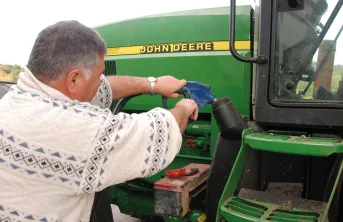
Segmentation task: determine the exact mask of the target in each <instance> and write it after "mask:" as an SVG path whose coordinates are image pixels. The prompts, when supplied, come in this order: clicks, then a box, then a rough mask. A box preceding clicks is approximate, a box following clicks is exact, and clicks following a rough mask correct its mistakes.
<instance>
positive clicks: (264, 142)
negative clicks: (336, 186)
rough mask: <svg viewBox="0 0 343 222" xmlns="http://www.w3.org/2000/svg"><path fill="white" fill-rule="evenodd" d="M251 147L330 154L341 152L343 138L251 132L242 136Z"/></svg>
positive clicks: (319, 154)
mask: <svg viewBox="0 0 343 222" xmlns="http://www.w3.org/2000/svg"><path fill="white" fill-rule="evenodd" d="M244 142H245V143H247V144H248V145H249V146H250V147H251V148H252V149H257V150H264V151H271V152H278V153H288V154H297V155H309V156H326V157H327V156H330V155H331V154H333V153H342V152H343V140H342V139H336V138H322V137H306V136H291V135H282V134H275V133H268V132H265V133H253V134H250V135H246V136H245V137H244Z"/></svg>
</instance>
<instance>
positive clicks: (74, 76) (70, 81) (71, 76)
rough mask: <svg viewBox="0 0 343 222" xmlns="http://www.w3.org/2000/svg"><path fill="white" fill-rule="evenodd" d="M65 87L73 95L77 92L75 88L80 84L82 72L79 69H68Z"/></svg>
mask: <svg viewBox="0 0 343 222" xmlns="http://www.w3.org/2000/svg"><path fill="white" fill-rule="evenodd" d="M65 81H66V88H67V90H68V93H69V94H71V95H73V94H75V93H76V92H77V88H79V87H80V86H82V81H83V78H82V73H81V70H79V69H74V70H72V71H70V72H69V73H68V74H67V76H66V79H65Z"/></svg>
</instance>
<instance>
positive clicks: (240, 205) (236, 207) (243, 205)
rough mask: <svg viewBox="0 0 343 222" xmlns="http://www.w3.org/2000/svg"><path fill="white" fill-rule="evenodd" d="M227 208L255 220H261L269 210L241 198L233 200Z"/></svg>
mask: <svg viewBox="0 0 343 222" xmlns="http://www.w3.org/2000/svg"><path fill="white" fill-rule="evenodd" d="M225 207H226V208H228V209H230V210H232V211H235V212H237V213H239V214H244V215H247V216H250V217H254V218H260V217H261V216H262V215H263V214H264V213H265V211H266V210H267V208H266V207H264V206H261V205H257V204H254V203H251V202H248V201H245V200H242V199H240V198H234V199H232V200H231V201H230V202H229V203H227V204H226V206H225Z"/></svg>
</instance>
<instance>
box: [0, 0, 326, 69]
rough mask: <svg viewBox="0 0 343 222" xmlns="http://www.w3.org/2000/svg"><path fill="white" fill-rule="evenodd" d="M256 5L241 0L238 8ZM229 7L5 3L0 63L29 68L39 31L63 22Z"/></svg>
mask: <svg viewBox="0 0 343 222" xmlns="http://www.w3.org/2000/svg"><path fill="white" fill-rule="evenodd" d="M330 1H332V0H330ZM253 2H254V0H237V4H238V5H241V4H253ZM229 5H230V0H206V1H205V0H200V1H199V0H171V1H157V0H122V1H118V0H96V1H91V0H58V1H51V0H50V1H47V0H1V10H0V27H1V32H0V63H1V64H19V65H21V66H23V65H25V64H26V62H27V60H28V57H29V54H30V51H31V48H32V45H33V43H34V40H35V38H36V36H37V34H38V32H40V31H41V30H42V29H44V28H45V27H46V26H48V25H51V24H53V23H55V22H58V21H61V20H78V21H79V22H81V23H83V24H85V25H87V26H90V27H94V26H98V25H102V24H106V23H110V22H115V21H120V20H125V19H132V18H137V17H141V16H146V15H153V14H158V13H166V12H173V11H183V10H192V9H200V8H213V7H223V6H229Z"/></svg>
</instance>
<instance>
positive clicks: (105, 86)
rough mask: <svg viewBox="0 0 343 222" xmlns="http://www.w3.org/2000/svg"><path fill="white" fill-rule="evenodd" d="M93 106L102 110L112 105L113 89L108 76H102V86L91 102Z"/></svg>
mask: <svg viewBox="0 0 343 222" xmlns="http://www.w3.org/2000/svg"><path fill="white" fill-rule="evenodd" d="M91 104H92V105H95V106H98V107H100V108H102V109H106V108H110V107H111V104H112V88H111V85H110V82H109V81H108V80H107V78H106V76H105V75H104V74H102V75H101V76H100V86H99V89H98V91H97V93H96V94H95V96H94V97H93V99H92V101H91Z"/></svg>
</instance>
